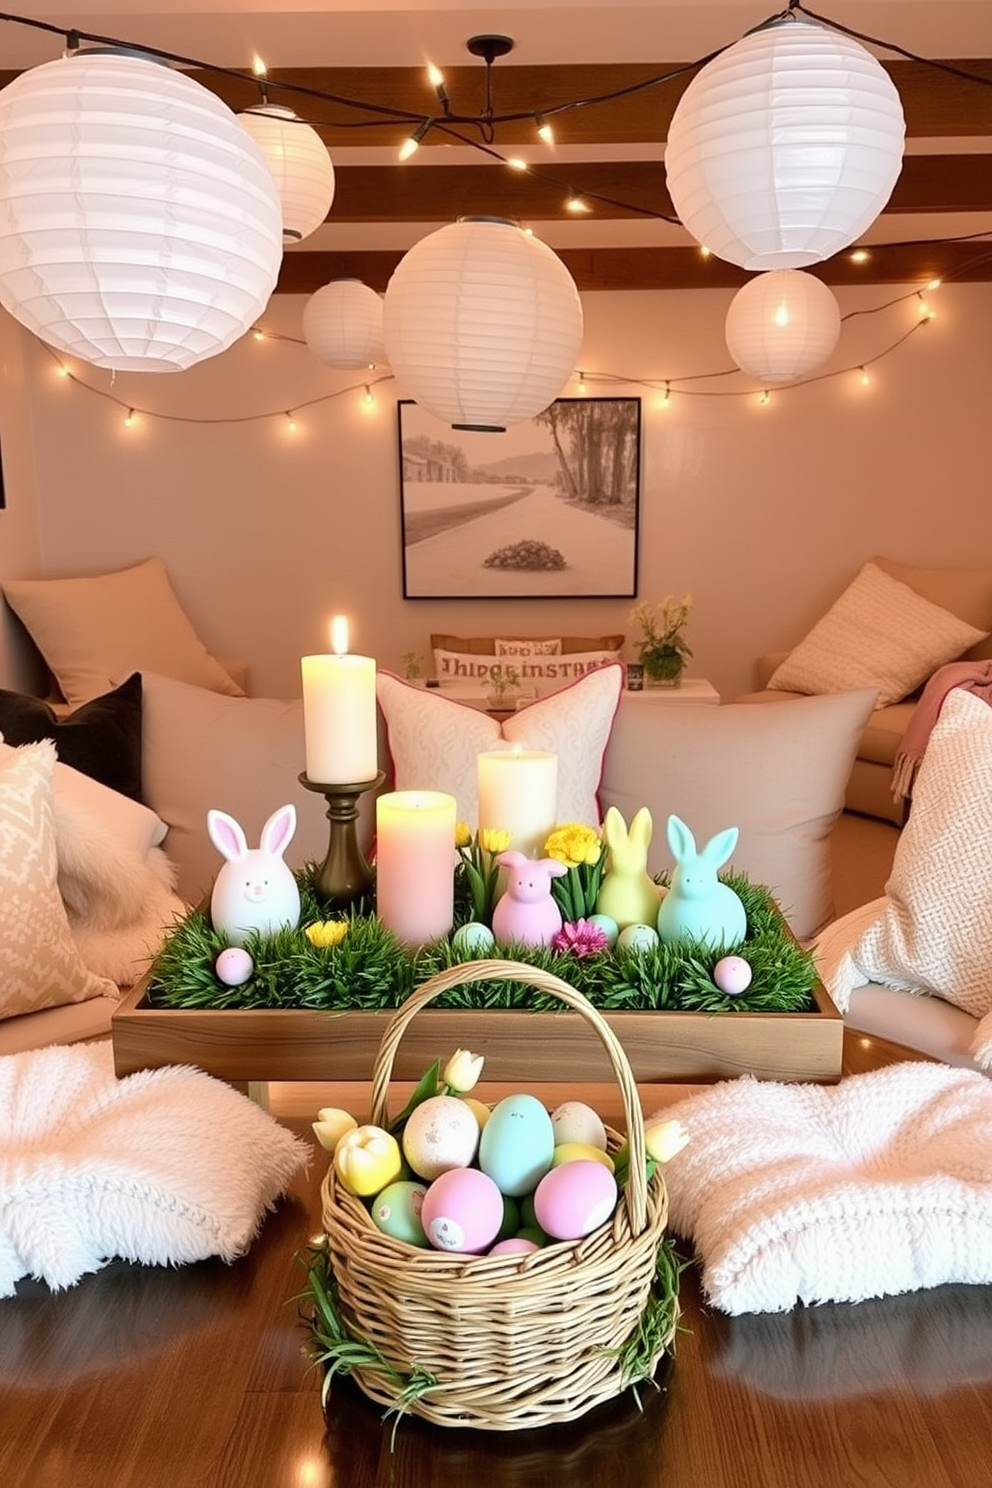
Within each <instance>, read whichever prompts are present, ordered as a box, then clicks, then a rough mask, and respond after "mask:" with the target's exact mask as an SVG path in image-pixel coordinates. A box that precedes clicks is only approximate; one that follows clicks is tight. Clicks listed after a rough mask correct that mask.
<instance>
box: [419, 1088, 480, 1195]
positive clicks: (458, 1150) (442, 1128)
mask: <svg viewBox="0 0 992 1488" xmlns="http://www.w3.org/2000/svg"><path fill="white" fill-rule="evenodd" d="M478 1146H479V1123H478V1121H477V1120H476V1119H475V1112H474V1111H473V1110H472V1108H471V1106H469V1105H467V1104H466V1102H465V1101H463V1100H459V1099H458V1097H457V1096H454V1095H432V1096H431V1097H430V1098H429V1099H428V1100H425V1101H421V1103H420V1105H419V1106H415V1107H414V1109H413V1110H412V1111H411V1112H410V1115H409V1118H408V1120H407V1123H406V1126H405V1127H404V1129H403V1156H404V1157H405V1158H406V1160H407V1162H408V1163H409V1164H410V1166H411V1168H412V1169H413V1171H414V1172H415V1173H419V1174H420V1176H421V1178H437V1177H438V1175H439V1174H441V1173H446V1172H447V1171H448V1169H449V1168H467V1167H468V1166H469V1164H470V1163H471V1162H472V1161H473V1160H474V1158H475V1154H476V1150H477V1149H478Z"/></svg>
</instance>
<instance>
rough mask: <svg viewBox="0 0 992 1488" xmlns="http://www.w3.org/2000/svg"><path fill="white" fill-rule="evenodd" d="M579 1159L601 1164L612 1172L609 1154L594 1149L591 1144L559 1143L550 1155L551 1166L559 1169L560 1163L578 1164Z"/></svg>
mask: <svg viewBox="0 0 992 1488" xmlns="http://www.w3.org/2000/svg"><path fill="white" fill-rule="evenodd" d="M580 1158H585V1159H588V1160H589V1161H590V1162H598V1163H602V1164H603V1167H604V1168H608V1169H609V1171H610V1172H611V1173H612V1172H613V1159H612V1157H611V1156H610V1154H609V1153H608V1152H603V1151H602V1149H601V1148H599V1147H594V1146H593V1145H592V1143H591V1142H559V1144H558V1146H557V1147H556V1148H555V1150H554V1153H553V1155H552V1158H551V1166H552V1167H553V1168H560V1167H561V1165H562V1163H567V1162H578V1161H579V1159H580Z"/></svg>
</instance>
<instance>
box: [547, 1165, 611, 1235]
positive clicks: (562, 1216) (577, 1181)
mask: <svg viewBox="0 0 992 1488" xmlns="http://www.w3.org/2000/svg"><path fill="white" fill-rule="evenodd" d="M616 1203H617V1183H616V1179H615V1178H614V1176H613V1174H612V1173H611V1172H610V1170H609V1168H607V1167H604V1166H603V1164H602V1163H600V1162H594V1161H593V1160H592V1159H591V1158H588V1157H582V1158H578V1159H577V1160H576V1161H575V1162H567V1163H562V1165H561V1167H560V1168H552V1169H551V1172H550V1173H546V1174H545V1175H544V1177H543V1178H542V1179H541V1181H540V1183H539V1184H538V1185H537V1188H536V1190H535V1192H534V1213H535V1214H536V1215H537V1222H538V1224H539V1225H540V1226H541V1229H542V1230H546V1231H547V1233H548V1234H549V1235H554V1237H555V1239H556V1240H579V1239H581V1238H582V1236H583V1235H591V1234H592V1232H593V1230H596V1229H598V1228H599V1226H600V1225H601V1224H604V1223H605V1221H606V1220H608V1219H609V1217H610V1215H611V1214H612V1213H613V1211H614V1209H615V1208H616Z"/></svg>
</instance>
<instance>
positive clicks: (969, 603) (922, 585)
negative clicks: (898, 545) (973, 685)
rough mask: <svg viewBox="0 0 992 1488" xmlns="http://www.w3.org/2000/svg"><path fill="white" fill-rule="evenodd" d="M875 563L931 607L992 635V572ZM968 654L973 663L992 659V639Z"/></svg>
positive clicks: (878, 560)
mask: <svg viewBox="0 0 992 1488" xmlns="http://www.w3.org/2000/svg"><path fill="white" fill-rule="evenodd" d="M873 562H875V563H877V564H878V566H879V568H881V569H882V570H884V572H885V573H887V574H888V575H889V577H890V578H893V579H898V581H899V583H900V584H908V585H909V587H910V589H912V590H913V591H914V593H916V594H920V595H922V597H923V598H924V599H928V600H929V601H930V603H931V604H935V605H940V607H941V609H944V610H950V612H951V614H952V615H957V616H958V617H959V618H960V619H961V620H967V622H968V624H969V625H975V626H977V627H978V629H979V630H984V631H992V568H921V567H920V566H919V564H910V563H897V562H896V561H895V559H893V558H875V559H873ZM964 654H965V656H966V657H967V658H968V659H969V660H984V659H985V658H986V657H989V656H992V635H986V637H985V639H984V640H982V641H978V642H976V644H975V645H974V646H972V647H970V649H969V650H967V651H966V652H965V653H964Z"/></svg>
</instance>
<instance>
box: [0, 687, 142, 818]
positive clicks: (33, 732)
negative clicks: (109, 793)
mask: <svg viewBox="0 0 992 1488" xmlns="http://www.w3.org/2000/svg"><path fill="white" fill-rule="evenodd" d="M0 735H2V736H3V738H4V740H5V741H6V742H7V743H8V744H15V745H16V744H35V743H37V741H38V740H39V739H52V740H54V742H55V749H56V752H57V754H58V757H59V759H60V760H61V761H62V763H63V764H66V765H71V766H72V767H73V769H75V770H79V771H81V772H82V774H84V775H90V776H92V778H93V779H94V780H98V781H99V782H100V784H101V785H105V786H108V787H109V789H110V790H115V791H120V793H121V795H124V796H129V797H130V798H131V800H132V801H140V800H141V678H140V676H139V675H138V673H137V672H135V673H134V674H133V675H132V676H131V677H129V678H128V679H127V681H126V682H122V683H121V685H120V687H115V688H114V690H113V692H108V693H104V695H103V696H102V697H95V698H92V699H91V701H90V702H88V703H84V704H83V705H82V707H80V708H76V709H75V710H74V712H72V713H70V714H68V716H67V717H64V718H59V717H58V715H57V714H56V713H55V711H54V710H53V709H52V708H50V707H49V705H48V704H47V703H46V702H43V701H42V699H41V698H36V697H29V696H27V695H26V694H24V693H21V692H6V691H2V690H0Z"/></svg>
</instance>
